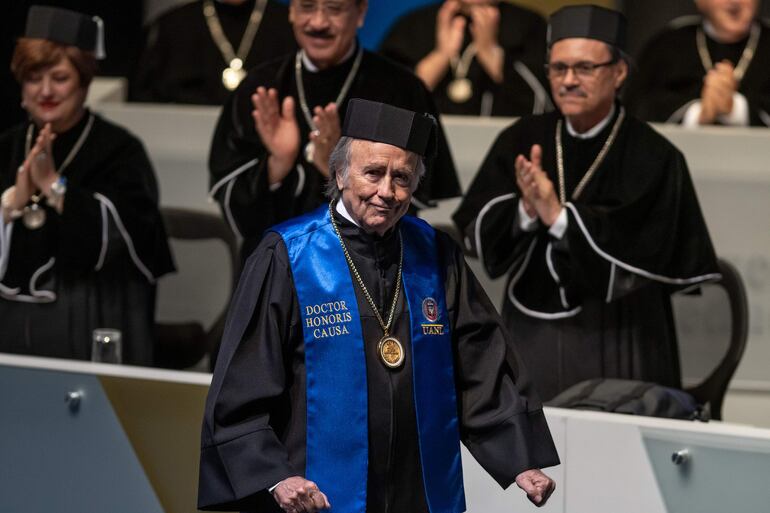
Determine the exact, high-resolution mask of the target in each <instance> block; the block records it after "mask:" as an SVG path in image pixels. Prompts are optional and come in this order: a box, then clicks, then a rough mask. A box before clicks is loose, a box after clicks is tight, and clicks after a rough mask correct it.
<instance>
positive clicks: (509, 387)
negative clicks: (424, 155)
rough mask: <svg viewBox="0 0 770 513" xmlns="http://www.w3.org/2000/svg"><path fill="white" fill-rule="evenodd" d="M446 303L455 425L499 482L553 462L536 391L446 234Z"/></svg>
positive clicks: (505, 482)
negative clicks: (457, 412) (455, 400)
mask: <svg viewBox="0 0 770 513" xmlns="http://www.w3.org/2000/svg"><path fill="white" fill-rule="evenodd" d="M442 245H443V246H444V248H445V249H444V251H445V253H444V254H449V255H451V258H452V261H451V263H449V264H448V265H447V268H449V269H450V270H451V271H450V272H449V274H448V276H447V280H446V281H447V286H446V294H447V307H448V309H449V312H450V317H451V322H452V331H453V341H454V344H455V362H456V369H455V372H456V381H457V387H458V394H457V396H458V402H459V405H458V406H459V409H460V426H461V428H460V433H461V437H462V440H463V443H464V444H465V446H466V447H467V448H468V450H469V451H470V452H471V454H473V456H474V458H476V460H477V461H478V462H479V463H480V464H481V465H482V466H483V467H484V469H485V470H486V471H487V472H489V474H490V475H491V476H492V477H493V478H494V479H495V480H496V481H497V482H498V483H499V484H500V486H502V487H503V488H506V487H508V486H509V485H510V484H511V483H512V482H514V480H515V479H516V476H517V475H518V474H519V473H521V472H523V471H525V470H528V469H533V468H544V467H550V466H553V465H557V464H559V457H558V455H557V453H556V448H555V446H554V444H553V440H552V438H551V433H550V431H549V429H548V424H547V423H546V420H545V416H544V414H543V411H542V406H541V403H540V400H539V398H538V397H537V395H536V394H535V391H534V389H533V388H532V382H531V380H530V377H529V375H528V374H527V371H526V369H525V368H524V367H523V364H522V362H521V359H520V358H519V356H518V355H517V354H516V351H515V349H514V347H513V344H512V343H511V340H510V336H509V334H508V332H507V331H506V329H505V328H504V327H503V323H502V319H501V318H500V316H499V315H498V313H497V311H496V310H495V308H494V306H493V305H492V302H491V301H490V300H489V298H488V297H487V296H486V294H485V292H484V290H483V288H482V287H481V285H480V284H479V283H478V281H477V280H476V277H475V276H474V275H473V272H472V271H471V270H470V269H469V268H468V266H467V264H466V263H465V261H464V259H463V257H462V254H461V252H460V250H459V248H458V247H457V246H456V245H454V243H452V242H451V241H448V240H445V241H444V242H443V244H442Z"/></svg>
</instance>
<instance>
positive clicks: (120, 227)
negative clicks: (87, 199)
mask: <svg viewBox="0 0 770 513" xmlns="http://www.w3.org/2000/svg"><path fill="white" fill-rule="evenodd" d="M94 198H96V200H98V201H99V202H101V204H102V205H103V207H106V209H107V211H108V212H109V213H110V214H111V215H112V219H113V221H115V226H117V227H118V231H119V232H120V235H121V237H123V241H124V242H125V243H126V248H127V249H128V254H129V255H130V256H131V260H132V261H133V262H134V265H135V266H136V268H137V269H139V271H140V272H141V273H142V274H143V275H144V277H145V278H147V281H148V282H150V283H155V276H153V275H152V273H151V272H150V271H149V269H147V267H146V266H145V265H144V263H143V262H142V260H141V259H140V258H139V255H137V254H136V249H135V248H134V241H133V240H132V239H131V235H130V234H129V233H128V231H127V230H126V227H125V226H124V225H123V220H122V219H121V218H120V214H118V209H117V208H115V205H114V204H113V203H112V201H110V199H109V198H107V197H106V196H104V195H103V194H100V193H98V192H95V193H94ZM103 212H104V211H103ZM106 221H107V219H106V217H102V226H104V225H105V224H106ZM105 233H106V232H105V230H104V228H102V253H106V251H107V248H106V246H107V244H109V241H108V238H107V236H106V235H105ZM100 260H102V261H101V262H99V263H101V264H102V265H103V264H104V262H103V260H104V259H103V258H100ZM96 270H99V269H96Z"/></svg>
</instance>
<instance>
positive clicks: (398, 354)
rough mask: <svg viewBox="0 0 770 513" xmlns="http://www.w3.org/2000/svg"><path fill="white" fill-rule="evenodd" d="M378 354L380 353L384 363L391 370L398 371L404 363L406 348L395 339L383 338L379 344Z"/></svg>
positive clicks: (387, 336)
mask: <svg viewBox="0 0 770 513" xmlns="http://www.w3.org/2000/svg"><path fill="white" fill-rule="evenodd" d="M377 352H378V353H380V358H381V359H382V363H384V364H385V365H386V366H388V367H389V368H391V369H397V368H399V367H401V364H403V363H404V346H402V345H401V342H399V341H398V339H397V338H395V337H391V336H390V335H386V336H384V337H382V338H381V339H380V342H379V343H378V344H377Z"/></svg>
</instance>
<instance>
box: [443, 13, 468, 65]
mask: <svg viewBox="0 0 770 513" xmlns="http://www.w3.org/2000/svg"><path fill="white" fill-rule="evenodd" d="M459 13H460V2H458V1H457V0H448V1H447V2H444V4H443V5H442V6H441V8H440V9H439V10H438V14H437V15H436V51H437V52H438V53H440V54H441V55H442V56H444V57H445V58H446V59H447V60H451V59H456V58H457V57H458V55H459V54H460V49H461V48H462V46H463V38H464V37H465V18H464V17H462V16H458V14H459Z"/></svg>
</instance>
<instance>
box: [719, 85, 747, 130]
mask: <svg viewBox="0 0 770 513" xmlns="http://www.w3.org/2000/svg"><path fill="white" fill-rule="evenodd" d="M719 121H720V122H721V123H722V124H723V125H730V126H748V125H749V101H748V100H747V99H746V97H745V96H743V95H742V94H741V93H737V92H736V93H733V110H732V111H731V112H730V114H722V115H720V116H719Z"/></svg>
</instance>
